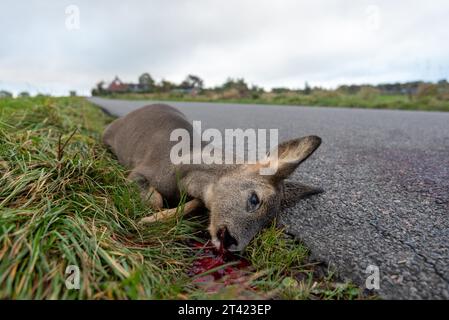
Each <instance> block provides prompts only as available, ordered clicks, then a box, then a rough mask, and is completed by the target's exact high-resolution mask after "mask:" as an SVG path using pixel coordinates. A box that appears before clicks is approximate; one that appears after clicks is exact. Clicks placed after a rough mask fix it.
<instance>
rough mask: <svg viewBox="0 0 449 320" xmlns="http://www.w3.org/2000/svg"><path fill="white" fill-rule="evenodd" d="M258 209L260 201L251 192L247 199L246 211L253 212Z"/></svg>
mask: <svg viewBox="0 0 449 320" xmlns="http://www.w3.org/2000/svg"><path fill="white" fill-rule="evenodd" d="M259 207H260V200H259V197H258V196H257V194H256V193H255V192H252V193H251V194H250V195H249V197H248V203H247V206H246V211H248V212H253V211H255V210H257V209H259Z"/></svg>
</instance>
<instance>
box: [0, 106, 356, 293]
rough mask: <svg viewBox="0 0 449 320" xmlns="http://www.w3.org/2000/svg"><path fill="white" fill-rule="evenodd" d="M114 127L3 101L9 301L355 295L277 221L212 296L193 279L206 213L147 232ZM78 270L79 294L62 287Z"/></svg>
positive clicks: (1, 155) (2, 212) (66, 110)
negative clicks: (106, 132)
mask: <svg viewBox="0 0 449 320" xmlns="http://www.w3.org/2000/svg"><path fill="white" fill-rule="evenodd" d="M111 120H112V118H110V117H109V116H107V115H105V114H104V113H103V112H102V111H101V110H99V109H98V108H96V107H94V106H93V105H91V104H89V103H88V102H87V101H85V100H84V99H82V98H49V97H39V98H21V99H0V299H5V298H6V299H195V298H207V299H217V298H218V299H222V298H237V299H238V298H245V297H253V298H254V297H258V298H286V299H317V298H319V299H353V298H360V297H362V296H361V293H360V291H359V290H358V289H357V288H356V287H355V286H353V285H351V284H347V283H346V284H338V283H336V282H335V279H334V277H332V274H331V273H326V275H325V276H323V277H317V276H316V268H317V266H316V265H314V264H311V263H310V262H308V260H309V259H308V255H309V253H308V250H307V249H306V248H305V247H304V246H303V245H302V244H301V243H298V242H297V241H295V240H294V239H292V238H289V237H288V236H286V235H284V233H283V232H282V231H281V230H279V229H277V228H276V227H275V226H274V225H273V226H272V227H271V228H268V229H267V230H265V231H264V232H262V233H261V234H259V235H258V236H257V237H256V239H254V241H253V242H252V243H251V244H250V246H249V247H248V249H247V250H246V251H245V253H244V254H243V255H244V257H245V258H247V259H248V260H249V261H250V262H251V263H252V265H253V269H252V271H251V272H250V274H249V275H248V277H247V279H246V280H245V283H244V285H231V286H222V287H221V288H220V289H219V290H218V292H214V293H210V292H207V291H206V290H204V288H202V287H201V286H198V285H197V284H195V282H194V281H192V278H190V277H189V276H188V275H187V271H188V270H189V268H190V267H191V265H192V262H193V261H194V259H195V257H196V254H197V253H198V252H197V251H195V250H194V249H192V248H191V246H190V245H189V241H191V240H196V241H203V242H204V241H205V240H204V239H203V237H202V236H203V234H204V230H205V228H206V224H207V217H201V216H195V217H189V218H188V219H173V220H171V221H168V222H166V223H157V224H152V225H150V226H146V227H145V228H142V227H138V226H137V225H136V221H138V219H139V218H140V217H143V216H146V215H148V214H149V213H150V211H149V209H148V208H147V207H146V206H145V205H144V204H143V203H142V202H141V200H140V197H139V192H138V190H137V188H136V186H135V185H133V184H130V183H128V182H127V181H126V179H125V177H126V170H125V169H124V168H123V167H122V166H120V165H119V164H118V163H117V161H116V160H115V159H114V157H113V156H112V155H111V154H110V153H109V152H108V151H107V150H106V149H105V147H104V146H103V145H102V143H101V140H100V136H101V132H102V131H103V129H104V127H105V126H106V125H107V124H108V123H109V122H110V121H111ZM69 265H75V266H78V267H79V269H80V272H81V275H80V289H79V290H74V289H72V290H69V289H67V288H66V286H65V281H66V279H67V277H68V275H67V274H66V273H65V270H66V268H67V266H69Z"/></svg>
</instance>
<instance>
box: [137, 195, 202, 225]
mask: <svg viewBox="0 0 449 320" xmlns="http://www.w3.org/2000/svg"><path fill="white" fill-rule="evenodd" d="M201 206H202V203H201V200H199V199H193V200H190V201H189V202H186V203H185V204H184V206H179V207H177V208H172V209H166V210H162V211H159V212H156V213H154V214H152V215H151V216H148V217H145V218H142V219H141V220H140V221H139V223H140V224H145V223H153V222H156V221H165V220H168V219H170V218H172V217H174V216H176V215H177V214H178V215H186V214H189V213H190V212H192V211H194V210H195V209H197V208H199V207H201Z"/></svg>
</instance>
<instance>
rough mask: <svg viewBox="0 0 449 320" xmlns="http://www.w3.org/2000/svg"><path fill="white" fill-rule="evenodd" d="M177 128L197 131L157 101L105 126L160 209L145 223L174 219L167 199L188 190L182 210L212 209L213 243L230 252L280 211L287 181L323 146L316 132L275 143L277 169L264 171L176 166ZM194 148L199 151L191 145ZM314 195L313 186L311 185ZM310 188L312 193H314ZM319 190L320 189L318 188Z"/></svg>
mask: <svg viewBox="0 0 449 320" xmlns="http://www.w3.org/2000/svg"><path fill="white" fill-rule="evenodd" d="M178 128H184V129H186V130H187V131H188V132H189V133H190V134H191V135H193V134H194V132H193V127H192V124H191V123H190V122H189V121H188V120H187V118H186V117H185V115H184V114H183V113H181V112H180V111H179V110H177V109H175V108H173V107H171V106H168V105H164V104H153V105H149V106H145V107H142V108H140V109H138V110H135V111H133V112H131V113H129V114H127V115H126V116H124V117H122V118H119V119H116V120H115V121H113V122H112V123H111V124H110V125H109V126H108V127H107V128H106V130H105V132H104V135H103V141H104V143H105V144H106V145H107V146H108V147H109V148H110V149H111V151H112V152H113V153H114V154H115V155H116V156H117V158H118V161H119V162H120V163H121V164H122V165H124V166H125V167H127V168H128V169H130V170H131V172H130V174H129V176H128V178H129V179H130V180H132V181H135V182H136V183H137V184H138V186H139V187H140V190H141V196H142V198H143V199H145V200H146V201H149V203H150V205H151V206H152V207H153V208H154V209H155V210H156V211H157V212H156V213H154V214H153V215H151V216H149V217H146V218H143V219H142V220H141V221H140V222H141V223H152V222H155V221H163V220H166V219H168V218H170V217H173V216H174V215H175V214H176V213H177V211H178V210H177V208H174V209H165V210H163V209H162V207H163V199H165V200H166V201H167V203H168V204H169V205H170V206H176V205H177V204H178V202H179V200H180V197H181V192H180V190H184V191H185V192H186V194H187V195H188V196H189V199H191V200H190V201H188V202H186V203H185V206H184V210H183V212H182V213H180V214H187V213H189V212H192V211H193V210H195V209H196V208H199V207H202V206H204V207H206V208H207V209H208V211H209V215H210V219H209V220H210V221H209V227H208V230H209V233H210V236H211V239H212V243H213V244H214V245H215V246H216V247H217V248H220V247H223V248H224V249H226V250H230V251H240V250H243V249H244V248H245V247H246V246H247V245H248V243H249V242H250V241H251V239H252V238H253V237H254V236H255V235H256V234H257V233H258V232H259V231H260V230H261V229H262V228H263V227H265V226H267V224H269V223H270V222H271V221H272V220H273V219H274V218H275V217H276V215H277V214H278V212H279V208H280V203H281V199H282V196H283V188H284V180H285V179H286V178H287V177H288V176H289V175H291V174H292V173H293V171H294V170H295V169H296V168H297V167H298V166H299V164H300V163H301V162H303V161H304V160H306V159H307V158H308V157H309V156H310V155H311V154H312V153H313V152H314V151H315V150H316V149H317V148H318V147H319V145H320V143H321V139H320V138H319V137H317V136H307V137H303V138H298V139H293V140H289V141H286V142H283V143H281V144H279V145H278V146H277V148H278V149H277V157H276V158H275V159H274V158H271V156H270V154H272V153H269V155H268V158H267V160H268V162H267V163H270V162H272V161H276V162H277V163H276V164H277V172H276V173H275V174H274V175H260V174H259V169H260V167H261V166H263V165H267V164H266V163H265V164H261V163H256V164H173V163H172V161H171V159H170V150H171V148H172V147H173V145H174V144H176V141H170V138H169V137H170V133H171V132H172V131H173V130H175V129H178ZM192 152H197V151H194V150H193V149H192ZM310 190H311V191H312V192H310V193H313V190H314V189H313V188H310ZM310 190H309V191H310ZM317 190H318V189H317Z"/></svg>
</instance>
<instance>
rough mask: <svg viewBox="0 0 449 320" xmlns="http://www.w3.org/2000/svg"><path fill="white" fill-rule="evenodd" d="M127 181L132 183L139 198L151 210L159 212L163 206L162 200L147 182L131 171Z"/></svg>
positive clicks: (140, 175)
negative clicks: (138, 193) (136, 188)
mask: <svg viewBox="0 0 449 320" xmlns="http://www.w3.org/2000/svg"><path fill="white" fill-rule="evenodd" d="M128 180H131V181H134V182H135V183H136V184H137V185H138V187H139V189H140V197H141V198H142V200H143V201H144V202H146V203H148V204H149V205H150V206H151V208H153V209H154V210H155V211H160V210H161V209H162V207H163V206H164V200H163V198H162V196H161V194H160V193H159V192H158V191H157V190H156V189H155V188H154V187H151V186H150V183H149V182H148V180H147V179H146V178H145V177H144V176H143V175H142V174H140V173H139V172H138V171H136V170H133V171H132V172H131V173H130V174H129V176H128Z"/></svg>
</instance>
